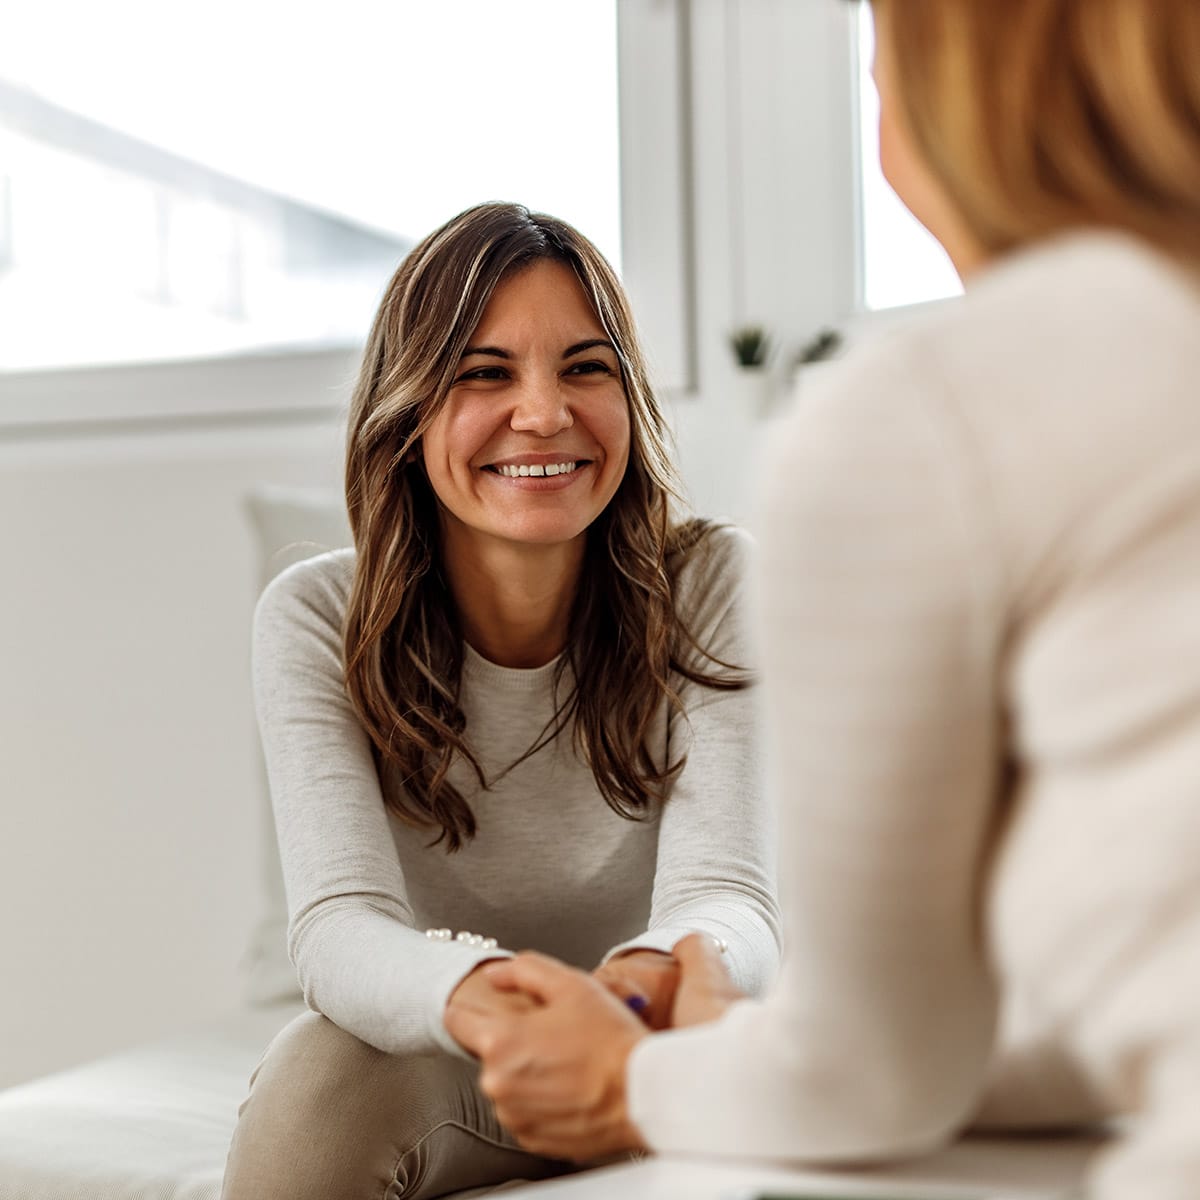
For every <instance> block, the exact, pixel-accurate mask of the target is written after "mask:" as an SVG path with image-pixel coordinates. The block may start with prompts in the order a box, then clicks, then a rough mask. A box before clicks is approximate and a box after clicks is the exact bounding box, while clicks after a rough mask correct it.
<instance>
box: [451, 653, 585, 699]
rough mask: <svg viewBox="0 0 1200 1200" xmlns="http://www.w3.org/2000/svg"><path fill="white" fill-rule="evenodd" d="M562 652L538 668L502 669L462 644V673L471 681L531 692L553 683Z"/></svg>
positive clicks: (561, 658)
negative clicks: (469, 677)
mask: <svg viewBox="0 0 1200 1200" xmlns="http://www.w3.org/2000/svg"><path fill="white" fill-rule="evenodd" d="M565 653H566V651H563V652H562V653H560V654H556V655H555V656H554V657H553V658H552V659H551V660H550V661H549V662H548V663H543V664H542V665H541V666H540V667H502V666H501V665H500V664H499V663H494V662H492V660H491V659H490V658H484V656H483V655H482V654H480V653H479V651H478V650H476V649H475V647H474V646H472V645H471V643H470V642H466V641H464V642H463V673H464V674H465V675H469V676H471V678H472V679H476V680H479V681H480V682H483V683H490V684H493V685H499V686H502V687H509V688H517V689H521V690H524V691H533V690H534V689H535V688H539V687H543V686H546V685H549V684H552V683H553V682H554V675H555V672H556V671H557V670H558V665H559V663H560V662H562V660H563V654H565Z"/></svg>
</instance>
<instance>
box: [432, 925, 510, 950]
mask: <svg viewBox="0 0 1200 1200" xmlns="http://www.w3.org/2000/svg"><path fill="white" fill-rule="evenodd" d="M425 936H426V937H427V938H429V940H430V941H431V942H461V943H462V944H463V945H464V946H475V947H477V948H478V949H480V950H495V949H496V947H497V946H498V945H499V944H500V943H499V942H497V941H496V939H495V938H494V937H484V936H483V934H481V933H472V932H471V931H470V930H469V929H460V930H459V931H458V932H457V933H454V932H452V931H451V930H449V929H427V930H425Z"/></svg>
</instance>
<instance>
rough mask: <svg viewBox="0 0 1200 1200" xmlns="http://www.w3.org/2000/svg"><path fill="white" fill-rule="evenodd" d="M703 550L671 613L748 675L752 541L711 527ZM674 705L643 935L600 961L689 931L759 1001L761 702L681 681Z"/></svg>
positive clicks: (767, 948)
mask: <svg viewBox="0 0 1200 1200" xmlns="http://www.w3.org/2000/svg"><path fill="white" fill-rule="evenodd" d="M709 540H710V541H711V542H714V543H715V544H716V548H715V549H714V551H713V553H712V556H711V559H710V560H708V561H706V562H705V563H704V564H703V566H702V569H701V570H699V571H696V572H693V573H692V576H691V578H689V579H687V580H686V581H683V586H682V587H681V599H680V606H681V610H682V611H683V615H684V618H685V620H687V621H688V622H689V623H690V625H691V628H692V632H693V634H694V635H695V637H696V639H697V641H698V642H699V644H700V645H702V646H704V647H705V648H706V649H707V651H708V653H710V654H712V655H713V656H715V657H716V658H717V659H719V660H721V661H722V662H726V663H730V664H733V665H735V666H741V667H752V666H754V665H755V661H754V660H755V657H756V656H755V654H754V651H753V648H752V646H751V644H750V642H751V639H750V637H749V633H748V629H747V613H746V580H747V576H748V572H749V567H750V557H751V554H752V552H753V549H752V546H751V544H750V539H749V538H748V537H747V536H746V535H745V534H744V533H740V532H738V531H735V530H731V529H721V530H717V531H715V532H714V533H713V534H711V535H710V538H709ZM702 665H703V666H704V667H705V669H708V670H713V671H717V672H720V671H721V670H722V668H720V667H717V666H716V665H715V664H713V663H703V664H702ZM680 696H681V699H682V701H683V704H684V712H683V714H681V715H679V716H677V717H676V718H675V719H674V720H673V721H672V723H671V730H670V736H669V738H668V748H669V754H670V755H671V756H672V757H675V756H678V755H680V754H686V756H687V760H686V764H685V766H684V768H683V770H682V772H681V773H680V775H679V777H678V778H677V779H676V780H675V783H674V785H673V787H672V789H671V794H670V796H669V798H668V800H667V802H666V805H665V807H664V810H663V814H662V819H661V822H660V828H659V840H658V854H657V862H656V868H655V876H654V891H653V897H652V901H651V910H650V918H649V921H648V925H647V930H646V932H645V933H644V934H641V935H639V936H637V937H634V938H631V939H629V940H628V941H625V942H623V943H622V944H621V945H619V946H617V947H615V948H614V949H613V950H612V951H611V952H610V955H609V956H610V957H611V955H612V954H617V953H620V952H622V951H624V950H630V949H636V948H639V947H645V948H649V949H654V950H663V951H670V950H671V948H672V947H673V946H674V945H675V943H676V942H678V941H679V940H680V939H681V938H683V937H685V936H687V934H689V933H692V932H701V933H710V934H712V935H713V936H715V937H718V938H720V939H721V940H722V941H723V942H724V943H725V945H726V946H727V949H728V960H727V961H728V965H729V968H730V971H731V973H732V975H733V977H734V980H735V982H736V983H737V985H738V986H739V987H740V988H742V989H743V990H744V991H747V992H749V993H751V994H753V995H759V994H761V993H762V992H764V991H765V989H766V987H767V985H768V984H769V983H770V982H771V981H772V980H773V979H774V976H775V973H776V971H777V969H778V963H779V954H780V918H779V909H778V904H777V901H776V899H775V864H774V854H775V848H774V845H773V837H772V830H773V822H772V818H771V814H770V812H769V811H768V808H767V803H766V800H765V797H764V794H763V793H764V787H765V780H764V778H763V764H762V754H761V742H762V737H761V724H760V722H761V713H760V711H759V705H760V699H759V696H758V694H757V689H756V688H746V689H743V690H741V691H719V690H716V689H713V688H706V687H703V686H702V685H700V684H696V683H691V682H688V683H686V684H685V685H684V686H683V687H682V688H681V690H680Z"/></svg>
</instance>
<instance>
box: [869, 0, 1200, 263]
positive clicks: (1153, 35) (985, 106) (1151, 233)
mask: <svg viewBox="0 0 1200 1200" xmlns="http://www.w3.org/2000/svg"><path fill="white" fill-rule="evenodd" d="M874 5H875V8H876V9H877V10H880V11H882V10H886V13H887V17H888V22H887V24H888V29H889V38H888V50H889V52H890V65H891V70H892V73H893V77H894V80H895V88H896V93H897V96H898V99H899V101H900V104H901V106H902V108H903V112H904V117H905V119H906V121H907V124H908V127H909V129H910V131H911V133H912V136H913V139H914V142H915V144H916V146H917V148H918V149H919V151H920V152H921V154H922V156H923V157H924V159H925V161H926V163H927V164H928V166H929V167H930V169H931V170H932V171H933V173H934V175H935V176H936V177H937V178H938V179H939V180H940V181H941V183H942V185H943V187H944V188H945V189H946V191H947V193H948V195H949V197H950V199H951V200H952V201H953V202H954V204H955V205H956V207H957V208H958V210H959V212H960V213H961V215H962V216H963V218H964V219H965V221H966V223H967V226H968V227H969V228H970V230H971V232H972V233H973V234H974V236H975V237H976V238H977V239H978V240H979V241H980V243H981V244H982V245H983V247H984V248H985V249H986V250H987V251H989V252H990V253H993V254H995V253H1003V252H1005V251H1008V250H1010V249H1012V248H1014V247H1016V246H1018V245H1020V244H1022V243H1025V242H1029V241H1033V240H1036V239H1038V238H1040V237H1042V236H1045V235H1048V234H1053V233H1056V232H1058V231H1061V230H1065V229H1068V228H1078V227H1085V228H1086V227H1091V228H1110V229H1116V230H1123V231H1126V232H1128V233H1131V234H1134V235H1136V236H1138V237H1141V238H1144V239H1145V240H1146V241H1147V242H1149V243H1151V244H1152V245H1154V246H1156V247H1158V248H1159V249H1161V250H1163V251H1165V252H1166V253H1167V254H1169V255H1171V256H1173V257H1175V258H1177V259H1183V260H1185V261H1186V262H1188V263H1190V264H1191V265H1193V266H1200V0H874Z"/></svg>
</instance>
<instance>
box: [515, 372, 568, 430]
mask: <svg viewBox="0 0 1200 1200" xmlns="http://www.w3.org/2000/svg"><path fill="white" fill-rule="evenodd" d="M574 421H575V419H574V417H573V416H572V415H571V409H570V406H569V405H568V404H567V398H566V396H565V395H564V394H563V390H562V389H561V388H560V387H559V383H558V378H557V376H555V377H553V378H549V379H530V380H529V381H528V382H526V383H525V385H524V386H522V387H521V388H520V389H518V392H517V397H516V403H515V405H514V406H513V412H512V417H511V418H510V420H509V425H510V426H511V427H512V428H513V429H514V430H517V431H518V432H520V433H533V434H536V435H537V436H538V437H552V436H553V435H554V434H556V433H561V432H562V431H563V430H564V429H569V428H570V427H571V426H572V425H573V424H574Z"/></svg>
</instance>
